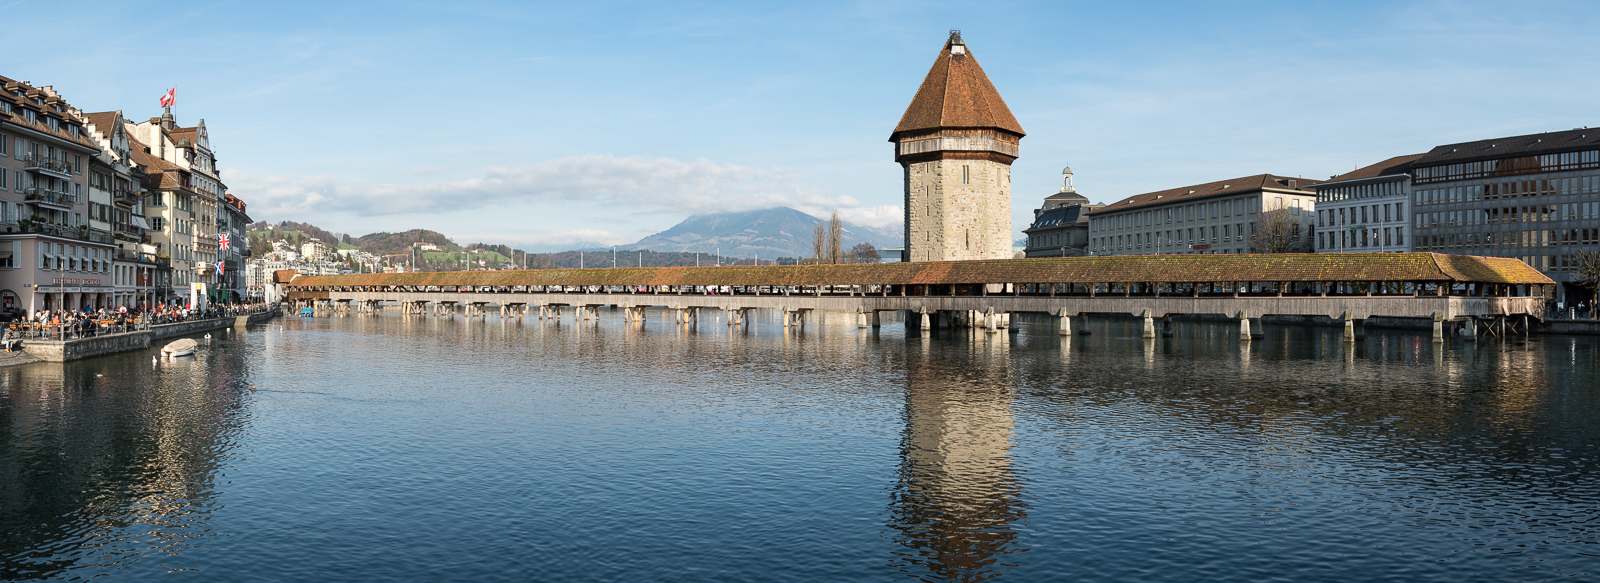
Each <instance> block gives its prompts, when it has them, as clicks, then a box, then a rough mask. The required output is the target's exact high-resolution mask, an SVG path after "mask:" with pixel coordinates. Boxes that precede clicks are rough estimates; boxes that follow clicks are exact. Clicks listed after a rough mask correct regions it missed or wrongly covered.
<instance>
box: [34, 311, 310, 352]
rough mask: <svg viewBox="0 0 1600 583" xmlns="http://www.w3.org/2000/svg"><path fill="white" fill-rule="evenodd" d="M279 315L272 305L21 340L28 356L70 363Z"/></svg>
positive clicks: (147, 346)
mask: <svg viewBox="0 0 1600 583" xmlns="http://www.w3.org/2000/svg"><path fill="white" fill-rule="evenodd" d="M280 315H282V312H281V311H280V310H279V309H278V308H273V309H271V310H267V311H265V312H260V313H256V314H250V315H248V316H238V317H232V318H211V319H206V320H190V321H188V322H177V323H174V324H159V325H155V326H151V327H150V329H149V330H140V331H138V332H124V333H122V334H106V335H104V336H95V337H93V338H78V339H74V340H37V339H35V340H25V341H23V342H22V350H23V352H26V353H27V354H28V355H29V356H32V357H34V358H37V359H39V360H42V361H45V362H71V361H74V360H83V359H85V358H94V357H96V356H105V355H107V354H116V353H118V352H128V351H132V350H144V349H146V348H150V345H151V344H154V343H156V342H159V341H161V340H166V339H168V338H177V337H180V336H188V335H190V334H198V333H201V332H209V331H212V330H221V329H223V328H230V327H235V326H247V325H249V324H255V323H258V322H265V321H267V320H271V319H273V318H276V317H278V316H280Z"/></svg>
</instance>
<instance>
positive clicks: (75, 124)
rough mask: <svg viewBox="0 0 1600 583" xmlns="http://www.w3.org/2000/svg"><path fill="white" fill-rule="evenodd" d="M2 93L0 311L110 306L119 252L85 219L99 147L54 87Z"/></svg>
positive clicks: (21, 85) (11, 84)
mask: <svg viewBox="0 0 1600 583" xmlns="http://www.w3.org/2000/svg"><path fill="white" fill-rule="evenodd" d="M0 87H3V90H0V309H5V310H15V309H20V310H26V311H28V312H30V313H31V312H32V311H34V310H40V309H60V308H66V309H77V308H82V307H99V306H106V305H110V302H111V299H112V290H113V287H112V284H111V277H110V274H111V260H112V257H113V255H114V253H115V249H116V247H115V245H113V244H112V243H111V241H110V238H109V236H108V235H105V234H103V233H102V234H99V235H95V234H93V233H91V231H90V230H89V229H88V224H87V222H86V219H85V212H86V210H87V202H88V200H87V199H88V197H87V192H86V191H87V189H86V182H87V180H88V177H89V176H88V166H89V160H90V159H91V158H93V157H94V156H95V155H97V154H99V153H100V148H99V145H98V144H97V143H96V142H95V141H94V140H93V139H92V138H91V137H90V136H89V133H88V132H87V131H86V129H85V127H84V125H83V123H82V121H81V120H80V118H79V115H80V114H79V112H78V111H77V110H75V109H73V108H72V106H71V105H69V104H68V103H67V102H66V100H65V99H63V98H62V96H61V95H59V94H57V93H56V91H55V90H54V89H53V88H52V87H51V86H49V85H46V86H43V87H35V86H33V85H32V84H29V83H27V82H24V81H14V80H11V79H7V78H4V77H0Z"/></svg>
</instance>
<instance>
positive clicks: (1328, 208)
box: [1312, 154, 1422, 253]
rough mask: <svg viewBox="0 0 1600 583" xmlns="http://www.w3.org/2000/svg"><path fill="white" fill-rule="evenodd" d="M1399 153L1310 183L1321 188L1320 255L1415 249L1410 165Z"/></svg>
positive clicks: (1413, 158) (1413, 157)
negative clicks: (1409, 230) (1409, 233)
mask: <svg viewBox="0 0 1600 583" xmlns="http://www.w3.org/2000/svg"><path fill="white" fill-rule="evenodd" d="M1421 157H1422V154H1413V155H1410V156H1396V157H1393V158H1390V159H1388V160H1384V161H1382V162H1379V163H1377V164H1373V165H1371V166H1367V167H1364V168H1358V169H1356V170H1353V171H1351V172H1348V173H1345V174H1340V175H1338V176H1334V177H1333V178H1329V179H1328V181H1327V182H1320V183H1317V184H1315V185H1312V189H1314V190H1316V191H1317V207H1316V217H1317V232H1316V237H1315V238H1314V239H1315V242H1316V250H1317V252H1318V253H1379V252H1389V251H1396V252H1404V251H1411V242H1410V239H1409V238H1407V237H1406V229H1407V225H1408V224H1409V223H1410V222H1411V221H1410V215H1409V214H1407V213H1408V212H1409V209H1410V207H1409V204H1410V200H1411V195H1410V193H1411V174H1410V173H1409V172H1410V169H1411V163H1412V162H1414V161H1416V160H1417V159H1418V158H1421Z"/></svg>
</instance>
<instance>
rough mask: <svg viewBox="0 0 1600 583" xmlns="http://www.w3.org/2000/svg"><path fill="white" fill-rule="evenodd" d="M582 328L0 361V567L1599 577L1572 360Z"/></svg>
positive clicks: (1588, 435) (453, 330)
mask: <svg viewBox="0 0 1600 583" xmlns="http://www.w3.org/2000/svg"><path fill="white" fill-rule="evenodd" d="M602 313H603V314H605V316H606V320H605V321H603V322H601V323H600V324H599V325H598V326H595V325H593V324H589V325H574V324H573V323H572V322H571V320H570V318H569V319H568V320H567V321H565V322H563V323H562V324H561V325H560V326H555V325H548V324H546V325H540V324H538V323H537V321H536V320H535V321H531V322H525V323H523V324H515V323H509V324H501V323H499V322H498V321H496V320H492V319H491V320H490V321H488V322H475V323H470V324H469V323H465V322H463V321H461V320H459V319H456V320H441V319H437V318H401V317H397V316H386V317H380V318H344V319H305V320H300V319H284V320H281V321H278V322H274V323H271V324H268V325H265V326H261V327H258V328H256V329H252V330H251V331H249V332H247V333H243V334H239V333H233V334H232V335H230V336H224V337H220V338H218V339H217V340H216V341H215V344H214V345H213V346H212V347H211V348H209V349H208V350H206V351H203V352H202V354H201V355H200V357H199V358H196V359H193V360H186V361H179V362H172V363H163V364H162V365H161V366H160V367H157V368H154V369H153V368H152V367H151V366H150V361H149V356H150V355H149V354H143V353H136V354H127V355H120V356H115V357H109V358H102V359H96V360H92V361H87V362H81V363H74V364H71V365H68V366H64V367H63V366H59V365H54V366H52V365H45V364H39V365H29V366H25V367H16V368H11V369H6V370H0V380H3V384H4V399H3V400H0V414H3V415H4V419H5V421H6V428H5V430H4V431H3V432H0V472H3V474H4V475H5V476H7V479H6V480H3V481H0V505H3V507H0V510H3V512H0V526H3V529H0V556H3V557H4V570H3V572H4V573H5V576H6V577H7V578H67V579H82V578H90V577H93V576H96V575H102V574H110V575H115V576H117V577H118V578H119V579H135V580H137V579H148V578H156V577H163V576H166V574H167V573H168V572H170V571H198V574H200V575H201V576H203V577H207V578H210V579H226V580H238V581H250V580H261V581H268V580H284V579H363V580H472V581H495V580H527V579H561V580H616V579H649V580H663V581H691V580H692V581H699V580H708V579H709V580H750V579H759V580H796V581H801V580H803V581H811V580H864V581H878V580H885V579H895V578H908V579H917V580H958V581H979V580H989V579H995V578H1001V579H1017V580H1055V579H1065V578H1075V579H1088V580H1153V581H1191V580H1251V581H1258V580H1294V581H1304V580H1352V579H1353V580H1380V581H1381V580H1395V581H1399V580H1405V581H1415V580H1454V579H1462V578H1490V579H1544V578H1552V579H1553V578H1570V577H1580V578H1581V577H1592V576H1594V568H1593V567H1592V565H1593V564H1595V563H1594V562H1593V561H1594V557H1593V555H1595V554H1600V553H1596V552H1595V551H1593V549H1594V548H1597V547H1596V545H1597V543H1600V540H1597V539H1600V537H1597V534H1596V533H1597V525H1600V516H1597V513H1600V487H1597V483H1596V476H1597V475H1600V472H1597V471H1596V469H1597V468H1596V465H1597V460H1600V447H1597V446H1600V427H1597V423H1600V421H1597V420H1600V415H1597V413H1600V406H1597V400H1600V399H1597V397H1600V395H1597V391H1600V389H1597V387H1600V382H1597V381H1600V379H1597V373H1596V371H1597V370H1600V366H1597V361H1596V358H1597V352H1596V346H1595V343H1594V342H1593V341H1592V340H1590V339H1584V338H1561V337H1540V338H1533V339H1529V340H1520V339H1519V340H1513V341H1503V342H1502V341H1489V342H1481V343H1478V344H1476V345H1474V344H1470V343H1454V344H1450V345H1447V346H1445V347H1443V348H1442V349H1441V348H1438V347H1435V346H1433V345H1432V344H1431V343H1430V342H1428V341H1427V338H1426V337H1424V336H1418V335H1414V334H1408V333H1401V332H1385V331H1373V332H1372V333H1371V334H1369V337H1368V338H1367V340H1366V341H1364V342H1363V343H1360V344H1357V345H1354V346H1351V345H1346V344H1344V343H1343V342H1341V341H1340V340H1339V338H1338V336H1337V335H1336V334H1335V332H1336V331H1334V330H1323V329H1315V328H1287V327H1277V326H1268V329H1267V332H1268V334H1267V337H1266V338H1265V339H1264V340H1262V341H1257V342H1252V343H1248V344H1244V345H1241V344H1240V343H1239V342H1238V341H1237V340H1236V339H1235V336H1234V332H1233V330H1232V329H1230V327H1229V326H1227V325H1224V324H1220V323H1218V324H1210V323H1201V322H1180V323H1179V325H1178V328H1177V334H1176V335H1175V336H1174V337H1173V338H1170V339H1157V340H1153V341H1147V340H1143V339H1141V338H1138V334H1137V332H1138V330H1137V328H1136V327H1135V325H1134V324H1135V323H1134V322H1133V321H1131V320H1116V319H1098V318H1097V319H1093V320H1091V321H1090V322H1089V325H1090V327H1091V328H1092V329H1093V330H1094V334H1093V335H1091V336H1075V337H1071V338H1066V339H1063V338H1059V337H1057V336H1055V335H1054V334H1052V333H1051V330H1050V329H1049V328H1048V327H1040V328H1032V327H1030V326H1028V325H1023V326H1020V327H1019V328H1020V330H1019V331H1017V332H1014V333H1010V334H1004V333H1003V334H996V335H989V334H984V333H981V332H980V333H977V334H968V333H966V332H964V331H963V332H955V333H951V332H945V331H940V332H936V333H933V334H930V335H926V336H924V335H920V334H916V333H912V334H911V335H909V336H907V335H906V334H904V333H903V331H902V329H901V328H899V327H897V326H886V327H885V328H883V329H882V330H880V331H875V332H874V331H870V330H869V331H858V330H857V329H856V328H855V327H854V325H853V321H852V320H850V319H849V317H850V316H849V315H826V314H825V315H822V317H819V318H817V319H816V321H815V322H814V323H813V324H812V325H811V326H808V328H807V329H806V330H805V331H803V332H801V331H792V332H789V333H785V332H784V330H783V329H782V327H781V326H778V325H777V322H776V320H774V319H771V318H758V319H757V320H756V321H755V322H754V323H753V325H752V326H751V328H750V330H749V331H747V332H746V331H730V330H729V329H728V328H727V327H726V326H724V325H723V324H722V322H720V321H719V320H718V319H717V318H716V317H715V316H714V315H713V316H711V317H708V318H707V319H706V320H705V321H704V322H703V323H702V324H701V326H700V328H699V329H698V330H697V331H689V330H686V329H681V328H676V327H674V326H672V325H671V324H670V323H669V322H668V321H667V320H666V319H665V318H661V317H659V316H657V315H654V314H653V315H652V317H651V321H650V322H649V324H648V325H647V326H646V327H645V328H644V329H642V330H640V329H634V328H631V327H629V326H626V325H623V324H620V323H618V322H616V321H615V320H616V319H615V318H612V317H611V316H612V315H611V314H609V313H608V312H604V311H603V312H602ZM836 316H837V317H836ZM252 388H253V389H255V390H253V391H252V390H251V389H252Z"/></svg>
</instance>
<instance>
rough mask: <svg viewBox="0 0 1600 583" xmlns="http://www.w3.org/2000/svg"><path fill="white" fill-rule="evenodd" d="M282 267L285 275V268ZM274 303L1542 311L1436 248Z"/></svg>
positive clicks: (351, 308)
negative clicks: (1439, 252) (1415, 251)
mask: <svg viewBox="0 0 1600 583" xmlns="http://www.w3.org/2000/svg"><path fill="white" fill-rule="evenodd" d="M288 275H292V274H288ZM284 279H287V280H288V283H287V284H286V285H285V289H284V295H283V298H284V300H285V301H287V302H292V303H295V304H297V305H298V306H303V307H312V308H314V309H316V310H318V311H321V312H324V313H337V314H350V313H376V312H378V311H379V310H381V309H383V307H385V306H390V305H397V306H400V308H401V311H402V312H403V313H406V314H427V313H442V312H449V313H454V312H455V310H456V307H457V306H460V307H462V309H463V311H464V312H465V313H466V314H467V315H468V316H481V315H484V314H486V313H488V309H489V308H490V307H491V306H493V307H496V308H498V309H499V311H500V313H501V315H502V316H505V317H518V318H520V317H524V316H528V315H532V314H533V313H534V311H535V310H537V314H538V316H539V317H542V318H543V317H555V318H559V317H560V314H561V310H562V309H564V308H570V309H572V310H574V311H575V316H574V317H575V318H588V317H592V316H595V315H596V311H597V309H598V308H599V307H602V306H616V307H619V308H622V309H623V310H624V312H623V314H624V317H626V318H628V319H630V320H633V321H638V322H643V321H644V318H645V311H644V308H648V307H657V308H664V309H667V310H671V311H672V316H673V319H674V320H675V321H677V322H680V323H692V322H695V321H697V320H698V313H699V311H700V310H702V309H708V308H714V309H720V310H725V311H728V312H730V316H729V318H728V322H729V323H730V324H733V323H738V322H743V321H745V316H746V314H747V313H748V312H749V311H750V310H755V309H769V310H775V311H778V312H780V313H782V315H783V323H784V325H785V326H789V325H803V323H804V319H805V314H806V313H807V312H810V311H813V310H825V311H841V312H854V313H857V314H859V316H858V321H859V322H860V323H861V325H863V326H867V325H872V326H875V325H877V322H878V317H877V315H878V313H880V312H884V311H896V310H898V311H903V312H904V313H906V315H907V317H906V322H907V324H908V326H912V327H920V328H924V329H926V328H930V327H935V326H968V327H984V328H988V329H991V330H993V329H996V328H1000V327H1006V326H1007V325H1008V322H1009V320H1010V315H1011V314H1015V313H1024V312H1036V313H1042V314H1048V315H1050V316H1054V317H1058V318H1060V329H1061V332H1062V333H1063V334H1070V333H1071V332H1072V330H1073V328H1072V321H1073V319H1074V317H1075V316H1080V315H1086V314H1130V315H1134V316H1140V317H1143V318H1144V319H1145V334H1146V336H1153V335H1154V334H1155V330H1156V321H1157V320H1161V321H1162V326H1163V327H1165V328H1167V329H1169V330H1170V317H1171V316H1174V315H1188V314H1216V315H1223V316H1226V317H1230V318H1237V319H1239V321H1240V331H1241V333H1240V336H1241V338H1243V339H1249V338H1250V337H1252V336H1256V337H1259V334H1260V318H1261V317H1262V316H1274V315H1296V316H1328V317H1330V318H1335V319H1338V320H1342V321H1343V322H1344V323H1345V326H1346V336H1347V337H1348V338H1351V339H1353V338H1354V335H1355V334H1356V333H1357V332H1358V331H1359V329H1360V326H1361V322H1362V321H1364V320H1366V319H1367V318H1372V317H1391V318H1419V319H1428V320H1431V321H1433V322H1434V330H1435V337H1436V339H1442V337H1443V336H1444V334H1445V333H1446V332H1447V331H1453V330H1462V329H1466V330H1469V331H1470V332H1471V334H1472V335H1474V336H1475V335H1476V334H1477V333H1478V332H1479V331H1480V330H1489V331H1504V330H1507V329H1509V328H1511V327H1515V326H1518V325H1520V326H1522V327H1523V328H1524V329H1526V326H1527V323H1528V319H1529V318H1540V317H1541V316H1542V315H1543V312H1544V298H1545V296H1546V293H1547V290H1548V289H1549V288H1548V286H1553V285H1554V284H1555V282H1553V281H1552V280H1551V279H1550V278H1548V277H1545V276H1544V274H1542V273H1539V272H1538V271H1537V270H1535V269H1533V268H1532V267H1529V266H1528V265H1527V264H1524V263H1523V262H1521V261H1518V260H1516V259H1509V258H1496V257H1475V256H1463V255H1443V254H1437V253H1362V254H1283V255H1141V256H1121V257H1082V258H1044V259H1005V260H991V261H944V262H918V263H883V264H849V265H799V266H727V267H646V268H633V267H626V268H596V269H543V270H526V271H465V272H421V273H394V274H358V275H338V276H295V277H289V278H284Z"/></svg>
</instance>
